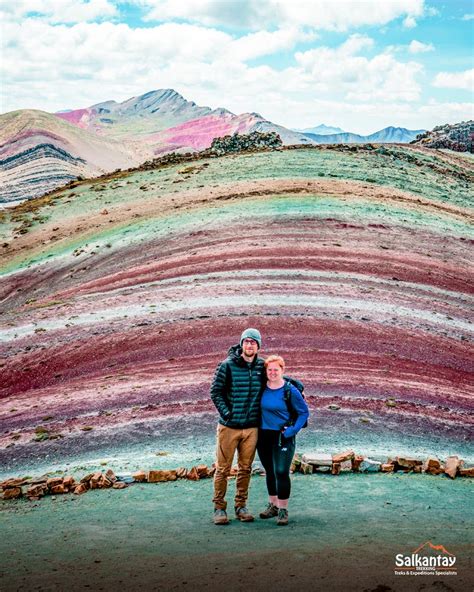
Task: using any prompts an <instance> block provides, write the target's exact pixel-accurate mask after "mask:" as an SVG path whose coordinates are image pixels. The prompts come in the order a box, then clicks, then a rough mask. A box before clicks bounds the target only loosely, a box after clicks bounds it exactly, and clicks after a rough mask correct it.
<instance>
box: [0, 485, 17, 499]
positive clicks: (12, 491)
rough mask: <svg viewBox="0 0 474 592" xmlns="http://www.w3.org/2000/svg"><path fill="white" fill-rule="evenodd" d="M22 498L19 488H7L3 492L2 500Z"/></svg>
mask: <svg viewBox="0 0 474 592" xmlns="http://www.w3.org/2000/svg"><path fill="white" fill-rule="evenodd" d="M21 496H22V491H21V487H7V488H6V489H5V490H4V492H3V499H4V500H9V499H18V498H19V497H21Z"/></svg>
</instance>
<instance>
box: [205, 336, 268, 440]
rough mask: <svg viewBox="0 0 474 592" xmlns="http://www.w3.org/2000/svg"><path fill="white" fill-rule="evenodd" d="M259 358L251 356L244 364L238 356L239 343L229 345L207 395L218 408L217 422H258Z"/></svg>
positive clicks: (236, 424)
mask: <svg viewBox="0 0 474 592" xmlns="http://www.w3.org/2000/svg"><path fill="white" fill-rule="evenodd" d="M264 375H265V371H264V367H263V360H262V358H258V357H257V356H255V358H254V359H253V362H252V363H251V364H248V363H247V362H246V361H245V360H244V359H243V358H242V349H241V347H240V345H234V346H232V347H231V348H230V349H229V352H228V357H227V358H226V359H225V360H224V361H223V362H221V363H220V364H219V365H218V366H217V368H216V372H215V374H214V380H213V381H212V385H211V399H212V401H213V403H214V405H215V406H216V408H217V411H218V412H219V415H220V419H219V423H221V424H222V425H225V426H228V427H230V428H251V427H258V426H259V425H260V397H261V393H262V381H263V380H264Z"/></svg>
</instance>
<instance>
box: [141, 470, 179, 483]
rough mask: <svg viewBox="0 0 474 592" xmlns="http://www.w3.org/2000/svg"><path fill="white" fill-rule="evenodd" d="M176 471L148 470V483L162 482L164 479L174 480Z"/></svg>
mask: <svg viewBox="0 0 474 592" xmlns="http://www.w3.org/2000/svg"><path fill="white" fill-rule="evenodd" d="M177 478H178V477H177V475H176V471H153V470H152V471H149V472H148V483H163V482H165V481H176V479H177Z"/></svg>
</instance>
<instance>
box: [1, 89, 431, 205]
mask: <svg viewBox="0 0 474 592" xmlns="http://www.w3.org/2000/svg"><path fill="white" fill-rule="evenodd" d="M311 129H312V130H313V131H319V132H323V133H320V134H314V133H311V132H305V133H302V132H301V131H294V130H290V129H287V128H285V127H283V126H280V125H277V124H275V123H272V122H271V121H268V120H266V119H264V118H263V117H262V116H261V115H259V114H258V113H243V114H241V115H235V114H233V113H231V112H230V111H228V110H227V109H223V108H218V109H210V108H209V107H201V106H199V105H196V103H194V102H193V101H187V100H186V99H185V98H184V97H182V96H181V95H180V94H179V93H177V92H176V91H174V90H172V89H162V90H155V91H151V92H147V93H145V94H143V95H140V96H138V97H132V98H130V99H128V100H126V101H123V102H122V103H117V102H116V101H105V102H104V103H98V104H96V105H92V106H91V107H86V108H83V109H75V110H66V111H61V112H57V113H54V114H51V113H45V112H43V111H36V110H21V111H13V112H11V113H6V114H4V115H1V116H0V183H1V186H2V190H1V193H0V202H14V201H17V200H24V199H30V198H33V197H37V196H39V195H43V194H44V193H46V192H47V191H50V190H51V189H54V188H56V187H59V186H62V185H64V184H65V183H67V182H68V181H70V180H72V179H76V178H77V177H78V176H83V177H97V176H100V175H101V174H104V173H108V172H112V171H114V170H115V169H120V168H121V169H126V168H130V167H135V166H138V165H139V164H142V163H143V162H145V161H147V160H150V159H152V158H155V157H157V156H160V155H163V154H166V153H169V152H190V151H199V150H203V149H205V148H208V147H209V146H210V145H211V143H212V140H213V139H214V138H216V137H219V136H225V135H232V134H235V133H239V134H247V133H251V132H255V131H258V132H276V133H278V134H279V135H280V137H281V139H282V142H283V144H284V145H291V144H307V145H313V144H326V143H348V142H409V141H411V140H413V139H414V138H415V137H416V135H417V134H418V133H420V132H422V131H423V130H417V131H410V130H406V129H404V128H386V129H385V130H381V131H380V132H377V133H376V134H372V135H370V136H358V135H356V134H349V133H346V132H342V130H341V131H340V133H336V134H334V133H331V134H328V132H334V131H339V128H331V127H328V126H325V125H320V126H317V127H315V128H311Z"/></svg>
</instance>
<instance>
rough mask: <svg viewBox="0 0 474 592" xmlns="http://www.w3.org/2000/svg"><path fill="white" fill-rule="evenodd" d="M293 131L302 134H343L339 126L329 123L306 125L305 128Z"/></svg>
mask: <svg viewBox="0 0 474 592" xmlns="http://www.w3.org/2000/svg"><path fill="white" fill-rule="evenodd" d="M295 132H302V133H303V134H316V135H321V136H327V135H329V134H343V133H344V130H343V129H341V128H340V127H331V126H330V125H324V123H322V124H321V125H318V126H316V127H307V128H305V129H296V130H295Z"/></svg>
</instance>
